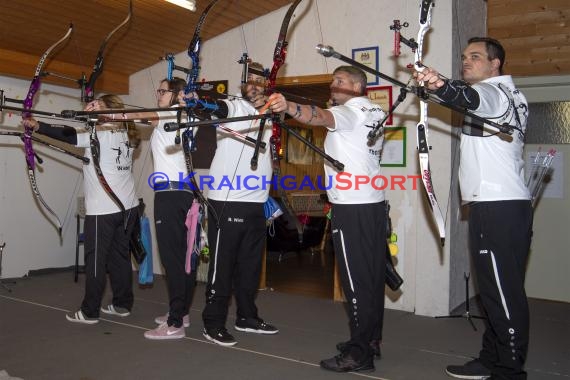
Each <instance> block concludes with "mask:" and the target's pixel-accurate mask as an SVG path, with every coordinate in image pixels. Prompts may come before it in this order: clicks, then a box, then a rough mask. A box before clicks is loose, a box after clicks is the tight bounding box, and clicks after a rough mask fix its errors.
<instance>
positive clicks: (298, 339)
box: [0, 254, 570, 380]
mask: <svg viewBox="0 0 570 380" xmlns="http://www.w3.org/2000/svg"><path fill="white" fill-rule="evenodd" d="M299 260H301V261H303V260H307V262H308V263H310V262H311V260H313V261H314V263H315V264H316V265H315V267H313V268H312V269H309V270H308V274H307V273H306V274H304V275H303V274H302V272H303V271H304V270H303V268H305V269H307V268H311V265H307V266H305V265H300V264H299V262H300V261H299ZM277 264H278V265H280V266H278V267H277V269H275V268H274V270H273V271H271V270H270V268H271V266H272V265H273V266H274V267H275V263H274V262H273V259H272V258H270V259H269V261H268V284H272V285H270V287H268V289H269V288H273V289H275V291H272V290H265V291H261V292H260V293H259V296H258V307H259V310H260V315H261V316H262V317H263V318H265V319H266V320H267V321H269V322H271V323H273V324H275V325H276V326H278V327H279V329H280V332H279V334H277V335H275V336H258V335H251V334H245V333H240V332H237V331H236V332H234V331H233V315H234V314H233V313H234V312H235V311H234V309H233V307H232V308H231V309H230V318H229V320H228V324H227V327H228V329H229V330H230V331H232V333H234V335H235V337H236V339H237V340H238V345H236V346H235V347H233V348H223V347H220V346H217V345H214V344H211V343H208V342H207V341H206V340H205V339H204V338H203V337H202V334H201V328H202V322H201V319H200V311H201V308H202V305H203V304H204V286H203V284H200V285H199V286H198V289H197V292H196V297H195V301H194V304H193V307H192V309H191V315H190V317H191V326H190V327H189V328H188V329H186V334H187V338H186V339H183V340H178V341H149V340H146V339H144V338H143V332H144V331H145V330H147V329H150V328H154V327H155V324H154V322H153V319H154V317H155V316H157V315H161V314H163V313H165V312H166V311H167V309H168V307H167V302H166V299H167V298H166V289H165V284H164V281H163V279H162V278H160V277H158V278H156V280H155V284H154V287H153V288H151V289H144V290H143V289H138V288H137V289H136V293H135V296H136V301H135V306H134V309H133V313H132V315H131V316H129V317H127V318H113V317H106V318H103V319H102V320H101V322H100V323H99V324H97V325H91V326H87V325H78V324H72V323H70V322H67V321H66V320H65V317H64V314H65V313H66V312H70V311H75V310H77V308H78V306H79V304H80V302H81V298H82V294H83V276H80V280H79V282H78V283H74V282H73V279H72V274H71V272H63V273H52V274H44V275H35V276H31V277H28V278H25V279H19V280H17V283H16V284H15V285H12V286H11V287H12V292H10V293H9V292H7V291H6V290H5V289H2V288H0V342H1V343H0V372H1V371H2V370H5V371H7V372H8V373H9V374H10V375H11V376H15V377H19V378H23V379H25V380H32V379H57V380H60V379H62V380H63V379H81V380H95V379H97V380H103V379H152V380H154V379H271V380H281V379H287V380H289V379H296V380H301V379H334V378H338V379H340V378H346V379H348V378H358V377H360V378H362V377H367V378H373V379H391V380H403V379H414V380H415V379H422V380H432V379H433V380H437V379H447V377H446V375H445V374H444V368H445V366H446V365H447V364H458V363H462V362H464V361H465V360H467V359H468V358H469V356H471V355H475V354H476V353H477V350H478V347H479V342H480V336H481V329H482V326H483V324H482V322H481V321H475V323H476V325H477V327H478V328H479V331H477V332H476V331H474V330H473V329H472V327H471V326H470V325H469V323H468V321H467V320H465V319H463V318H459V319H435V318H427V317H419V316H415V315H413V314H411V313H406V312H401V311H393V310H388V311H387V312H386V318H385V329H384V342H383V347H382V350H383V357H382V359H381V360H380V361H376V371H375V372H372V373H369V374H357V373H349V374H333V373H329V372H327V371H324V370H322V369H320V368H319V366H318V363H319V360H321V359H323V358H328V357H331V356H333V355H335V354H336V353H335V349H334V346H335V344H336V343H337V342H339V341H342V340H344V339H346V338H347V334H348V332H347V331H348V329H347V322H346V317H345V314H344V309H343V305H342V304H340V303H335V302H333V301H332V300H331V299H330V298H322V296H315V297H308V296H306V295H299V294H288V293H282V292H281V290H289V291H291V289H293V291H295V288H296V289H297V291H299V288H300V286H299V285H298V284H290V285H289V289H288V288H287V284H286V281H284V278H285V277H286V275H285V273H289V274H290V275H291V276H292V277H293V278H295V277H297V278H302V277H303V276H304V277H318V278H319V279H326V278H327V276H330V273H329V272H330V269H327V267H324V268H323V267H321V266H320V260H319V258H318V257H317V256H315V257H305V258H299V257H298V256H296V255H295V254H293V255H289V256H286V257H285V260H283V261H282V262H281V263H280V264H279V263H278V262H277ZM280 271H281V272H282V273H279V272H280ZM327 271H328V272H327ZM272 273H273V274H272ZM272 276H273V278H271V277H272ZM330 280H331V281H332V278H331V279H330ZM272 282H273V283H272ZM318 282H319V281H315V282H314V284H313V285H312V286H313V288H314V289H313V290H314V293H315V294H317V293H319V292H326V289H327V287H325V288H323V289H325V290H318V288H319V287H318V286H317V285H316V284H317V283H318ZM309 293H310V292H309ZM106 299H108V297H106ZM531 323H532V327H531V346H530V352H529V355H528V362H527V369H528V373H529V379H536V380H561V379H568V378H570V305H569V304H563V303H554V302H547V301H539V300H531Z"/></svg>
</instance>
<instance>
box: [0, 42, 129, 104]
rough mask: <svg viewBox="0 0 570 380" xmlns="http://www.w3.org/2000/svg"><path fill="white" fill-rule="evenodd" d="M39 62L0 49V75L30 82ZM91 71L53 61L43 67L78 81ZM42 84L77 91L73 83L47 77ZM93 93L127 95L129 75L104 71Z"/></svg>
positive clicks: (29, 56)
mask: <svg viewBox="0 0 570 380" xmlns="http://www.w3.org/2000/svg"><path fill="white" fill-rule="evenodd" d="M39 60H40V57H38V56H34V55H30V54H25V53H19V52H15V51H11V50H5V49H0V75H6V76H12V77H16V78H20V79H24V80H30V81H31V80H32V78H33V76H34V72H35V70H36V66H37V64H38V62H39ZM91 70H92V68H91V67H90V66H81V65H75V64H72V63H68V62H61V61H58V60H55V59H51V60H49V59H48V61H47V62H46V63H45V65H44V71H47V72H53V73H56V74H60V75H63V76H66V77H70V78H77V79H80V78H81V76H82V75H83V73H85V75H87V77H89V75H90V74H91ZM42 83H50V84H55V85H58V86H64V87H70V88H77V89H79V86H78V84H77V83H76V82H74V81H71V80H66V79H62V78H58V77H55V76H49V75H48V76H46V77H44V78H43V79H42ZM95 91H96V93H112V94H117V95H125V94H128V93H129V75H128V74H125V73H118V72H113V71H109V70H104V71H103V73H102V74H101V76H100V77H99V78H98V79H97V83H96V86H95Z"/></svg>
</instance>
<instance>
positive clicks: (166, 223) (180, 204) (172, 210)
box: [154, 190, 196, 327]
mask: <svg viewBox="0 0 570 380" xmlns="http://www.w3.org/2000/svg"><path fill="white" fill-rule="evenodd" d="M193 200H194V196H193V194H192V193H191V192H189V191H178V190H173V191H157V192H155V193H154V223H155V230H156V242H157V244H158V252H159V254H160V261H161V262H162V265H163V266H164V270H165V272H166V285H167V288H168V297H169V312H168V321H167V323H168V325H169V326H175V327H180V326H182V318H183V317H184V316H185V315H186V314H188V312H189V311H190V305H191V304H192V299H193V297H194V289H195V287H196V270H192V272H191V273H190V274H186V271H185V263H186V248H187V240H186V235H187V232H188V230H187V228H186V215H187V214H188V210H190V207H191V206H192V201H193Z"/></svg>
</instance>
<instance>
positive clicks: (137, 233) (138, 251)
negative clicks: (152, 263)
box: [129, 198, 146, 264]
mask: <svg viewBox="0 0 570 380" xmlns="http://www.w3.org/2000/svg"><path fill="white" fill-rule="evenodd" d="M144 208H145V204H144V202H143V200H142V198H141V199H139V208H138V212H137V215H135V217H136V220H135V225H134V227H133V232H132V233H131V239H130V241H129V246H130V250H131V253H132V255H133V258H134V259H135V261H136V262H137V264H141V263H142V262H143V260H144V258H145V257H146V250H145V249H144V245H143V242H142V238H141V222H140V218H141V215H144Z"/></svg>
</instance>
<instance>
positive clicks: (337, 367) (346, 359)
mask: <svg viewBox="0 0 570 380" xmlns="http://www.w3.org/2000/svg"><path fill="white" fill-rule="evenodd" d="M321 368H323V369H326V370H329V371H334V372H350V371H354V372H372V371H374V369H375V368H374V361H373V360H372V358H369V359H368V360H365V361H364V362H357V361H356V360H354V359H353V358H352V357H351V356H350V355H348V354H340V355H337V356H335V357H332V358H330V359H326V360H321Z"/></svg>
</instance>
